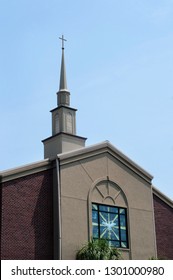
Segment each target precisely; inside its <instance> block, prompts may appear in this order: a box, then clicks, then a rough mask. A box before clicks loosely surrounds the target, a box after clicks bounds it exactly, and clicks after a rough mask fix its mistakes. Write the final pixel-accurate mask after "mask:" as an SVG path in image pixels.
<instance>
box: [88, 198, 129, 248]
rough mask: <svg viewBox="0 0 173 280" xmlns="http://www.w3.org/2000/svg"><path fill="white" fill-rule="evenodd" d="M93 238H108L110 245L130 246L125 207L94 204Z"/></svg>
mask: <svg viewBox="0 0 173 280" xmlns="http://www.w3.org/2000/svg"><path fill="white" fill-rule="evenodd" d="M92 228H93V233H92V234H93V238H94V239H98V238H104V239H107V240H108V242H109V244H110V246H113V247H119V248H128V238H127V211H126V209H125V208H120V207H112V206H107V205H102V204H96V203H93V204H92Z"/></svg>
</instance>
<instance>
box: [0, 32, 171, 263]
mask: <svg viewBox="0 0 173 280" xmlns="http://www.w3.org/2000/svg"><path fill="white" fill-rule="evenodd" d="M61 39H62V60H61V71H60V84H59V91H58V92H57V106H56V108H54V109H52V110H51V117H52V135H51V136H50V137H48V138H46V139H44V140H43V141H42V142H43V146H44V159H43V160H41V161H38V162H34V163H31V164H28V165H25V166H21V167H16V168H14V169H10V170H7V171H3V172H0V183H1V259H4V260H5V259H9V260H10V259H11V260H17V259H20V260H34V259H38V260H42V259H47V260H49V259H56V260H58V259H60V260H61V259H62V260H70V259H72V260H73V259H75V258H76V253H77V251H78V250H79V249H80V248H81V247H82V246H83V245H84V244H86V243H87V242H88V241H89V240H91V238H94V239H98V238H105V239H107V240H108V242H109V245H110V246H113V247H117V248H119V249H120V250H121V252H122V257H123V259H127V260H147V259H149V258H152V257H155V258H156V257H158V258H163V259H173V201H172V200H171V199H170V198H168V197H167V196H165V195H164V194H163V193H161V192H160V191H159V190H158V189H157V188H155V187H154V186H153V185H152V179H153V177H152V175H151V174H149V173H148V172H147V171H146V170H144V169H143V168H142V167H140V166H139V165H138V164H136V163H135V162H134V161H133V160H132V159H130V158H128V157H127V156H126V155H124V154H123V153H122V152H120V151H119V150H118V149H117V148H116V147H115V146H114V145H112V144H111V143H110V142H108V141H104V142H102V143H99V144H95V145H92V146H85V142H86V138H85V137H83V136H79V135H77V132H76V112H77V110H76V109H75V108H72V107H70V92H69V90H68V87H67V80H66V69H65V59H64V40H65V39H64V37H63V36H62V38H61Z"/></svg>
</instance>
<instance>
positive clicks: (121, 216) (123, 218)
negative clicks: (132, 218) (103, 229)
mask: <svg viewBox="0 0 173 280" xmlns="http://www.w3.org/2000/svg"><path fill="white" fill-rule="evenodd" d="M120 228H126V218H125V216H124V215H120Z"/></svg>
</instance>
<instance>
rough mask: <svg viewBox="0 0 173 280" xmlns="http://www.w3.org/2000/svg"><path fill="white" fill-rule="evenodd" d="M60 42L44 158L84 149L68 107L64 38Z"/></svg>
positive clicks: (72, 109)
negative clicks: (57, 79) (54, 101)
mask: <svg viewBox="0 0 173 280" xmlns="http://www.w3.org/2000/svg"><path fill="white" fill-rule="evenodd" d="M59 39H60V40H62V59H61V70H60V84H59V91H58V92H57V103H58V104H57V107H56V108H55V109H53V110H51V113H52V136H50V137H49V138H47V139H44V140H43V141H42V142H43V144H44V158H51V159H52V158H57V154H60V153H64V152H68V151H73V150H77V149H80V148H82V147H85V141H86V138H84V137H81V136H77V135H76V111H77V109H74V108H71V107H70V92H69V91H68V90H67V81H66V71H65V60H64V42H65V41H66V39H64V36H63V35H62V37H60V38H59Z"/></svg>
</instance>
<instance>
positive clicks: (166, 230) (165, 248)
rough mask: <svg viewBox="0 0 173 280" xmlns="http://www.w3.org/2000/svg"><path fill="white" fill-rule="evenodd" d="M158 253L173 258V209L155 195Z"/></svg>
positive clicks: (163, 256) (161, 256) (162, 256)
mask: <svg viewBox="0 0 173 280" xmlns="http://www.w3.org/2000/svg"><path fill="white" fill-rule="evenodd" d="M154 212H155V227H156V240H157V254H158V257H160V258H165V259H169V260H173V209H172V208H171V207H170V206H169V205H167V204H166V203H165V202H164V201H162V200H161V199H160V198H158V197H157V196H156V195H154Z"/></svg>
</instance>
